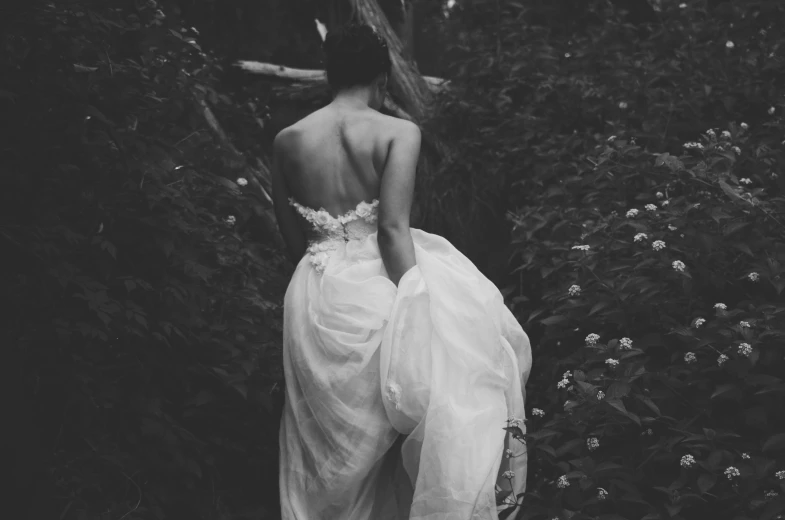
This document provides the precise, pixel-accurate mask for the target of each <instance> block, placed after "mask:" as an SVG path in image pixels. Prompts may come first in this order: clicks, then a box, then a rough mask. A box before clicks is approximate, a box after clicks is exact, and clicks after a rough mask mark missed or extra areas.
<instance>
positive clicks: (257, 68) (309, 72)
mask: <svg viewBox="0 0 785 520" xmlns="http://www.w3.org/2000/svg"><path fill="white" fill-rule="evenodd" d="M235 66H237V67H240V68H241V69H243V70H245V71H248V72H252V73H254V74H260V75H262V76H269V77H273V78H279V79H285V80H290V81H297V82H303V83H320V84H321V83H325V82H326V81H327V77H326V74H325V72H324V71H323V70H320V69H295V68H292V67H285V66H283V65H276V64H274V63H264V62H261V61H252V60H239V61H237V62H236V63H235ZM422 79H423V80H424V81H425V83H426V84H427V85H428V87H429V89H430V90H431V91H432V92H440V91H441V90H442V89H444V88H446V87H447V86H448V84H449V82H448V81H447V80H444V79H442V78H435V77H433V76H422Z"/></svg>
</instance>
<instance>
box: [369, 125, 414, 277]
mask: <svg viewBox="0 0 785 520" xmlns="http://www.w3.org/2000/svg"><path fill="white" fill-rule="evenodd" d="M420 140H421V136H420V129H419V128H418V127H417V125H415V124H413V123H410V122H408V121H402V124H401V129H400V130H399V131H398V132H397V135H396V136H395V137H394V138H393V140H392V142H391V143H390V150H389V152H388V154H387V164H385V167H384V172H383V173H382V185H381V193H380V195H379V233H378V235H377V240H378V242H379V252H380V253H381V255H382V261H383V262H384V267H385V268H386V269H387V274H388V275H389V276H390V280H392V281H393V283H395V285H398V282H399V281H400V280H401V277H402V276H403V275H404V274H405V273H406V271H408V270H409V269H411V268H412V267H414V266H415V265H416V263H417V262H416V260H415V256H414V242H413V241H412V235H411V232H410V231H409V216H410V214H411V210H412V199H413V197H414V179H415V175H416V173H417V159H418V157H419V155H420Z"/></svg>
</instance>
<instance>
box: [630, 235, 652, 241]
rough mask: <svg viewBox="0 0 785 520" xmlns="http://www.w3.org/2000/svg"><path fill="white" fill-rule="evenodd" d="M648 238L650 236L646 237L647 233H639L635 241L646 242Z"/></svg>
mask: <svg viewBox="0 0 785 520" xmlns="http://www.w3.org/2000/svg"><path fill="white" fill-rule="evenodd" d="M647 238H649V237H648V235H646V233H638V234H637V235H635V238H633V240H634V241H636V242H640V241H641V240H646V239H647Z"/></svg>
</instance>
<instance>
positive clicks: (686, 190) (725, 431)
mask: <svg viewBox="0 0 785 520" xmlns="http://www.w3.org/2000/svg"><path fill="white" fill-rule="evenodd" d="M763 132H764V133H766V132H768V129H764V130H763ZM717 133H719V132H717ZM701 141H702V142H700V143H687V146H688V147H689V148H688V149H687V150H685V153H684V154H683V155H681V156H679V157H675V156H671V155H669V154H667V153H663V154H651V153H647V152H645V151H644V150H642V149H641V148H640V147H638V146H636V145H634V144H632V143H630V142H627V141H625V140H621V139H611V142H609V143H607V144H605V145H602V146H600V147H599V148H600V150H598V152H599V154H598V156H597V157H596V163H597V166H596V167H595V168H593V169H592V170H590V171H586V172H582V173H581V174H580V175H576V176H574V177H571V178H567V179H564V183H563V188H562V190H563V192H562V193H558V192H557V190H552V191H551V193H550V196H549V197H547V198H546V199H545V200H543V201H542V203H541V204H539V205H533V206H530V207H527V208H525V209H524V210H522V211H521V212H519V213H517V214H516V215H515V216H514V217H513V219H514V221H515V225H516V242H517V247H518V249H519V252H520V254H521V258H522V261H521V264H520V269H521V270H522V271H525V272H530V273H532V274H534V273H536V274H537V275H538V276H540V277H541V278H542V279H543V283H544V284H545V285H546V287H547V288H546V290H545V291H544V292H543V294H542V301H541V304H540V306H539V307H538V309H537V310H535V311H533V312H531V313H529V315H528V320H527V321H528V322H529V323H535V322H539V323H541V324H542V325H545V326H546V329H545V331H544V333H543V334H542V337H541V339H540V346H539V351H538V352H539V355H540V359H539V361H538V367H539V370H535V371H534V372H533V373H534V374H535V375H534V382H533V384H532V386H533V388H532V389H531V390H530V395H531V396H532V398H531V403H532V405H533V406H534V407H538V408H540V409H543V410H544V411H545V416H544V417H543V418H538V417H536V416H533V417H531V418H530V420H529V425H530V432H529V439H530V440H529V448H530V450H531V454H532V459H531V461H532V462H531V464H532V473H533V478H532V479H531V480H530V491H529V496H528V497H527V500H528V502H527V504H528V506H527V514H526V515H524V518H539V517H543V518H545V517H546V516H547V517H548V518H552V517H553V516H555V515H565V518H566V517H569V516H570V515H569V513H568V512H570V511H572V512H575V513H576V514H575V516H571V517H572V518H650V519H655V518H670V517H673V518H702V517H704V516H705V517H714V518H773V517H774V516H775V515H776V514H778V513H779V512H781V511H783V510H785V501H783V500H782V499H781V498H780V497H779V496H777V495H776V494H775V493H782V492H785V473H778V472H779V471H782V470H784V469H785V456H783V455H784V453H783V451H784V450H785V435H783V434H782V433H781V432H782V431H783V430H784V429H785V422H784V421H783V417H782V415H781V413H780V412H781V403H782V393H783V391H785V385H784V384H783V380H782V378H781V376H782V373H783V369H785V363H784V362H783V352H782V348H781V347H782V344H783V343H782V342H783V339H785V305H783V303H782V302H783V299H782V292H783V289H785V276H783V275H785V264H783V261H782V260H783V258H785V226H784V225H783V224H785V198H783V197H782V195H781V193H782V192H781V189H782V179H780V178H779V177H778V175H777V174H776V173H775V172H774V171H772V169H771V168H772V166H773V165H779V164H782V163H783V162H782V161H783V159H785V158H783V157H782V154H781V153H779V152H775V151H773V150H771V149H768V150H767V149H765V148H763V149H762V148H760V147H755V146H754V144H753V143H755V142H758V141H759V139H757V138H756V135H755V133H754V130H753V132H752V133H750V132H748V131H745V130H743V129H741V128H739V127H736V126H735V125H732V126H731V127H730V129H729V131H728V133H727V134H720V135H719V137H716V136H715V135H713V133H712V135H705V136H704V137H703V138H702V139H701ZM567 192H571V193H575V194H582V196H580V197H577V198H576V199H575V202H574V203H572V204H567V205H565V204H564V203H563V202H562V201H563V199H564V193H567ZM522 290H524V291H525V288H522ZM560 374H561V375H560ZM737 471H738V474H737ZM562 475H564V476H565V477H564V478H563V479H562V480H561V481H560V480H559V479H560V478H561V477H562ZM778 475H779V476H778ZM780 477H782V478H780ZM565 479H566V483H565ZM599 490H602V491H599ZM598 493H600V495H598ZM601 495H604V496H601ZM538 515H539V516H538ZM603 515H604V516H603ZM608 515H616V516H608Z"/></svg>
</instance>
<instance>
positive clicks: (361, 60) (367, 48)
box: [324, 23, 392, 90]
mask: <svg viewBox="0 0 785 520" xmlns="http://www.w3.org/2000/svg"><path fill="white" fill-rule="evenodd" d="M324 52H325V54H326V55H327V66H326V69H327V81H328V83H329V84H330V86H331V87H332V88H333V89H335V90H339V89H342V88H347V87H353V86H355V85H369V84H370V83H371V82H372V81H373V80H374V79H375V78H376V77H378V76H379V75H380V74H385V73H386V74H389V73H390V69H391V67H392V61H391V60H390V51H389V49H388V48H387V42H385V41H384V38H382V37H381V36H379V35H378V34H377V33H376V31H375V30H373V28H371V27H370V26H368V25H364V24H357V23H352V24H348V25H345V26H343V27H340V28H338V29H336V30H334V31H330V32H329V33H327V37H326V38H325V39H324Z"/></svg>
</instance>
